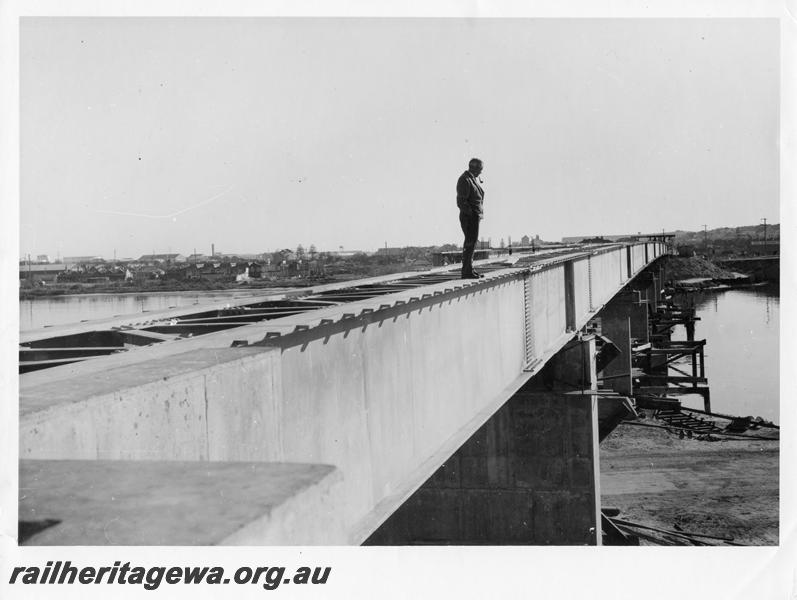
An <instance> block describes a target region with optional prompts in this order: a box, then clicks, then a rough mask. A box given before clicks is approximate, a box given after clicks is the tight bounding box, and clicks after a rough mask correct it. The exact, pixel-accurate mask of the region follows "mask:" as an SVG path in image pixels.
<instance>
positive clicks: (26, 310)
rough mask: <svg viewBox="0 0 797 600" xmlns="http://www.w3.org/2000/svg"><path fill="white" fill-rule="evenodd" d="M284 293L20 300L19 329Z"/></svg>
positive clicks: (216, 293) (102, 295)
mask: <svg viewBox="0 0 797 600" xmlns="http://www.w3.org/2000/svg"><path fill="white" fill-rule="evenodd" d="M286 289H289V288H280V289H268V290H265V289H263V290H221V291H218V290H217V291H212V292H202V291H197V292H162V293H157V294H152V293H147V294H136V293H131V294H75V295H64V296H51V297H48V298H35V299H32V300H20V302H19V329H20V331H32V330H34V331H35V330H39V329H41V328H43V327H46V326H53V325H67V324H70V323H80V322H81V321H93V320H97V319H108V318H110V317H115V316H127V315H131V316H136V315H140V314H141V313H144V312H156V311H161V310H168V309H170V308H182V307H184V306H188V307H190V306H195V305H202V304H209V303H214V302H225V301H227V302H232V301H237V300H239V299H246V298H249V297H252V296H267V295H271V294H279V293H281V292H284V291H285V290H286Z"/></svg>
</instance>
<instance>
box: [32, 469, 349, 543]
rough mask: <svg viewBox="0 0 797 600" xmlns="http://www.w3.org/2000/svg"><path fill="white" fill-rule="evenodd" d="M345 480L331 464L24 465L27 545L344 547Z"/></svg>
mask: <svg viewBox="0 0 797 600" xmlns="http://www.w3.org/2000/svg"><path fill="white" fill-rule="evenodd" d="M341 480H342V477H341V473H340V471H338V470H337V469H335V468H333V467H331V466H329V465H305V464H275V463H251V462H249V463H245V462H236V463H197V462H151V461H145V462H142V461H136V462H129V461H73V460H59V461H48V460H45V461H39V460H23V461H21V463H20V474H19V493H20V502H19V520H20V544H24V545H37V546H77V545H89V546H106V545H108V546H135V545H147V546H156V545H166V546H188V545H195V546H196V545H201V546H212V545H266V544H268V545H316V544H318V545H325V544H342V543H345V541H346V536H345V532H344V527H343V522H342V519H341V516H340V512H339V510H338V507H339V505H340V502H341V498H340V494H341Z"/></svg>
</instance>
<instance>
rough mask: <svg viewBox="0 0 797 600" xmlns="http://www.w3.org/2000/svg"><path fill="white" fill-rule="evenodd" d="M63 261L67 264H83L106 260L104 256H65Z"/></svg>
mask: <svg viewBox="0 0 797 600" xmlns="http://www.w3.org/2000/svg"><path fill="white" fill-rule="evenodd" d="M63 262H64V264H65V265H83V264H87V263H101V262H105V259H104V258H103V257H102V256H65V257H64V260H63Z"/></svg>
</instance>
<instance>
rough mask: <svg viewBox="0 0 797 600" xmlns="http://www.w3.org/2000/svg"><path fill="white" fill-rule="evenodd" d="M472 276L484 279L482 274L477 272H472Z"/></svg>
mask: <svg viewBox="0 0 797 600" xmlns="http://www.w3.org/2000/svg"><path fill="white" fill-rule="evenodd" d="M473 274H474V275H476V277H484V274H482V273H479V272H478V271H474V272H473Z"/></svg>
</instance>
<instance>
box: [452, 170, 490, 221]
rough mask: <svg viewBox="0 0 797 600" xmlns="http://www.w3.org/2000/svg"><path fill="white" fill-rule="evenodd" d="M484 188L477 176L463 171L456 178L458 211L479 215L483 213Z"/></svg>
mask: <svg viewBox="0 0 797 600" xmlns="http://www.w3.org/2000/svg"><path fill="white" fill-rule="evenodd" d="M483 203H484V190H483V189H482V186H480V185H479V180H478V178H477V177H476V176H475V175H474V174H473V173H471V172H470V171H465V172H464V173H463V174H462V175H460V176H459V179H457V206H458V207H459V210H460V212H463V213H465V214H471V212H473V213H475V214H477V215H481V214H483V213H484V210H483V208H482V205H483Z"/></svg>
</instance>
